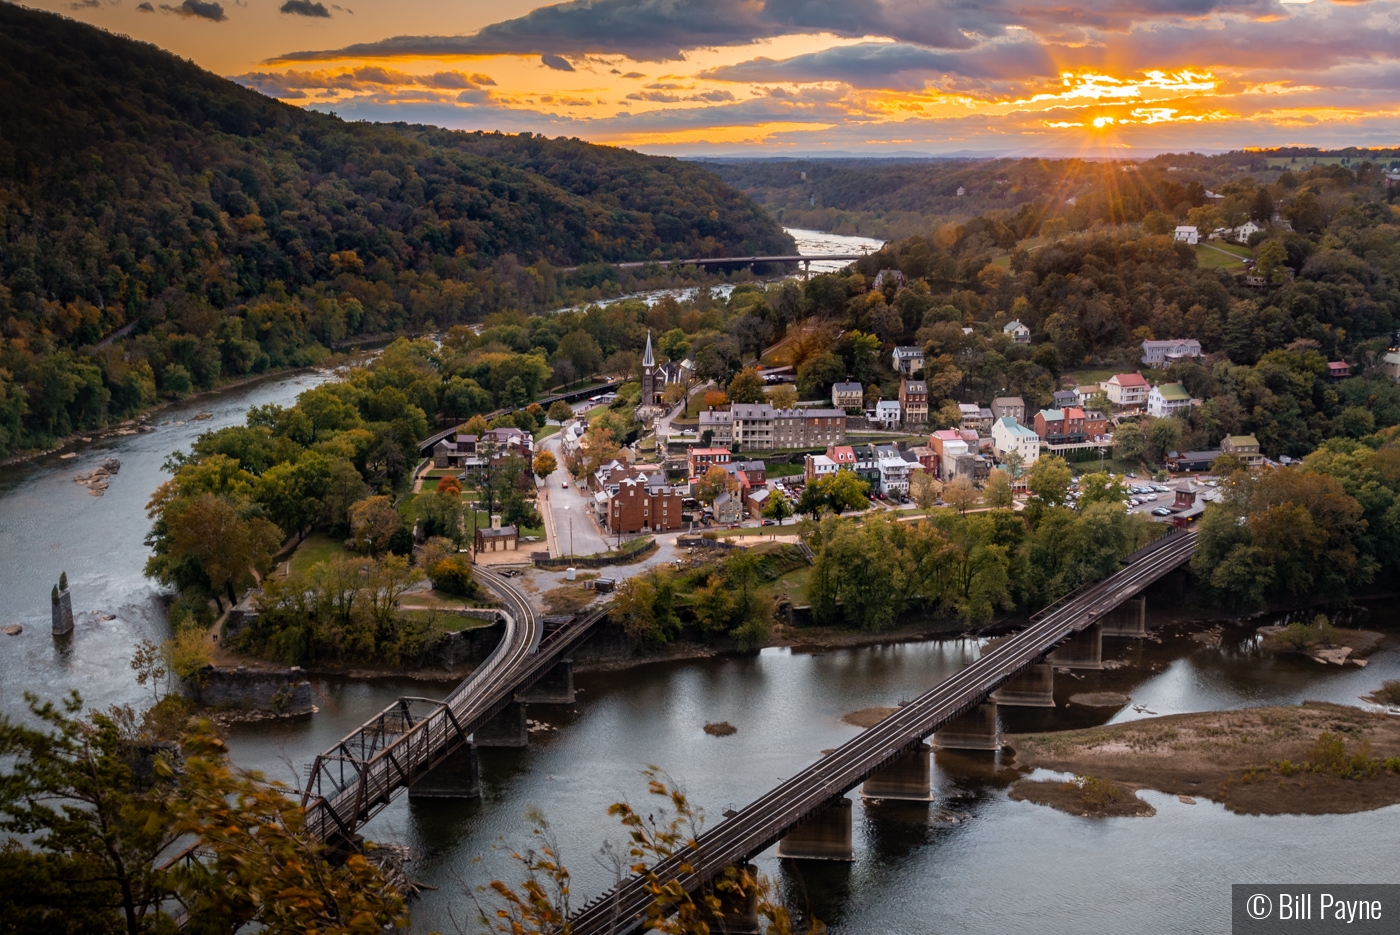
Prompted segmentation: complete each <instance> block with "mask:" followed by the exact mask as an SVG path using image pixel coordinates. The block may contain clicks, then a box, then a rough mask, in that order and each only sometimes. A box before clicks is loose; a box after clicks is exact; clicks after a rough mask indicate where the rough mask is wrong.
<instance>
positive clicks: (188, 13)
mask: <svg viewBox="0 0 1400 935" xmlns="http://www.w3.org/2000/svg"><path fill="white" fill-rule="evenodd" d="M160 8H161V9H162V10H164V11H165V12H167V13H174V14H176V15H177V16H184V17H187V18H190V19H207V20H212V21H213V22H215V23H222V22H223V21H224V20H226V19H228V17H227V16H225V15H224V5H223V4H222V3H210V2H205V0H185V2H184V3H182V4H180V5H179V6H170V5H169V4H167V3H162V4H161V5H160Z"/></svg>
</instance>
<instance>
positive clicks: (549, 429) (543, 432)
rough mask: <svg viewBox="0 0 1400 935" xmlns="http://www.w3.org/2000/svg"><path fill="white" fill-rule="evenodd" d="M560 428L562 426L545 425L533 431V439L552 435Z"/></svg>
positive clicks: (538, 439) (537, 439)
mask: <svg viewBox="0 0 1400 935" xmlns="http://www.w3.org/2000/svg"><path fill="white" fill-rule="evenodd" d="M560 428H562V426H559V425H546V426H545V427H544V428H542V429H540V430H539V431H538V432H536V433H535V441H540V440H541V439H545V438H548V437H549V436H551V435H554V434H555V433H557V432H558V431H559V429H560Z"/></svg>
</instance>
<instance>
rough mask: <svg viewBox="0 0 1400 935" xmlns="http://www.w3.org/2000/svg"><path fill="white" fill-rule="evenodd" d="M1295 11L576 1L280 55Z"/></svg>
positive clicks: (598, 48) (680, 44) (1251, 5)
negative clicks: (449, 30) (468, 25)
mask: <svg viewBox="0 0 1400 935" xmlns="http://www.w3.org/2000/svg"><path fill="white" fill-rule="evenodd" d="M1288 9H1289V8H1288V7H1284V6H1281V5H1280V2H1279V0H1080V2H1077V3H1072V4H1065V3H1059V2H1056V0H1031V2H1029V3H1027V2H1023V0H986V2H977V3H972V2H968V0H571V2H567V3H558V4H552V5H549V6H542V7H539V8H537V9H535V10H531V11H530V12H529V13H527V14H526V15H524V16H521V17H518V18H516V19H511V20H504V21H502V22H499V23H494V24H492V25H490V26H487V27H486V28H485V29H482V30H481V31H480V32H478V33H476V34H475V35H471V36H396V37H394V38H391V39H384V40H381V41H378V42H366V43H359V44H356V45H352V46H348V47H346V48H343V49H336V50H327V51H310V52H294V53H289V54H287V55H284V56H282V57H281V58H280V59H278V60H279V61H310V60H316V59H333V58H351V57H356V56H380V57H384V56H449V55H491V54H503V55H510V54H519V55H546V54H553V55H568V56H580V55H593V54H608V53H611V54H622V55H627V56H630V57H632V58H634V59H638V60H645V61H666V60H677V59H681V58H684V56H685V53H686V51H688V50H690V49H696V48H701V47H708V46H732V45H747V44H750V43H753V42H756V41H758V40H762V39H769V38H773V37H776V36H783V35H794V34H805V33H817V32H829V33H834V34H835V35H838V36H842V37H846V38H861V37H865V36H884V37H888V38H891V39H896V40H900V41H903V42H907V43H912V44H916V45H922V46H927V47H929V48H934V49H970V48H973V47H975V46H976V45H978V44H979V43H980V42H982V41H984V40H986V39H994V38H997V37H999V36H1003V35H1006V34H1007V32H1008V30H1009V29H1010V28H1011V27H1024V28H1027V29H1030V30H1032V31H1034V32H1037V33H1044V34H1050V33H1056V32H1060V31H1066V30H1069V31H1083V30H1086V29H1098V30H1113V31H1119V32H1121V31H1124V30H1127V29H1130V28H1131V27H1132V26H1133V25H1134V24H1136V23H1144V22H1157V23H1168V22H1179V21H1182V20H1195V19H1200V18H1203V17H1207V16H1211V15H1214V14H1222V13H1237V14H1243V15H1246V16H1250V17H1255V18H1258V17H1263V16H1266V15H1268V16H1286V15H1288V12H1287V11H1288ZM1295 9H1296V8H1295Z"/></svg>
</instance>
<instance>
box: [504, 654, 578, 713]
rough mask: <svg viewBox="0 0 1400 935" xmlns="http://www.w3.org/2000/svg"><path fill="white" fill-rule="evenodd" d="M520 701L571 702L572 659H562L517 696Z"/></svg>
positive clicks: (572, 681) (537, 702)
mask: <svg viewBox="0 0 1400 935" xmlns="http://www.w3.org/2000/svg"><path fill="white" fill-rule="evenodd" d="M517 697H519V699H520V701H521V703H528V704H573V703H574V661H573V660H572V659H563V660H561V661H560V662H559V663H558V664H557V665H555V666H554V668H552V669H550V670H549V671H548V672H546V673H545V674H544V676H543V677H542V678H541V679H540V680H539V681H538V682H536V683H535V684H533V685H531V686H530V687H529V688H527V689H525V691H523V692H521V693H520V695H519V696H517Z"/></svg>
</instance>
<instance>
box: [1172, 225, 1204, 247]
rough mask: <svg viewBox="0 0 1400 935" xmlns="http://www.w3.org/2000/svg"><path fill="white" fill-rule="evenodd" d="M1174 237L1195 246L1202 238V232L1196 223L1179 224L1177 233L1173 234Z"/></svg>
mask: <svg viewBox="0 0 1400 935" xmlns="http://www.w3.org/2000/svg"><path fill="white" fill-rule="evenodd" d="M1172 239H1173V240H1179V241H1181V242H1182V243H1189V244H1191V245H1192V246H1193V247H1194V246H1195V245H1196V243H1197V242H1198V241H1199V240H1200V239H1201V232H1200V231H1198V230H1196V225H1194V224H1178V225H1177V228H1176V233H1175V234H1173V235H1172Z"/></svg>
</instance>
